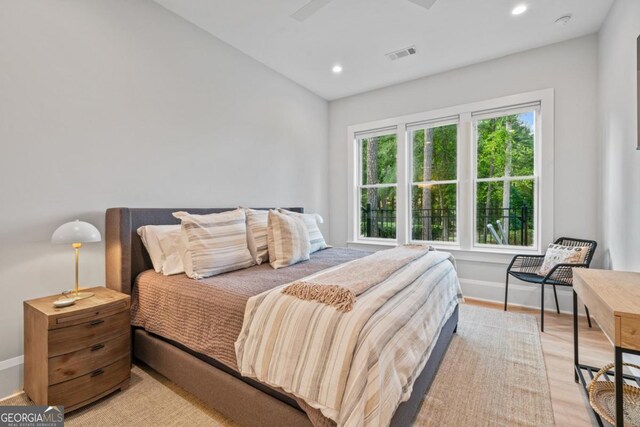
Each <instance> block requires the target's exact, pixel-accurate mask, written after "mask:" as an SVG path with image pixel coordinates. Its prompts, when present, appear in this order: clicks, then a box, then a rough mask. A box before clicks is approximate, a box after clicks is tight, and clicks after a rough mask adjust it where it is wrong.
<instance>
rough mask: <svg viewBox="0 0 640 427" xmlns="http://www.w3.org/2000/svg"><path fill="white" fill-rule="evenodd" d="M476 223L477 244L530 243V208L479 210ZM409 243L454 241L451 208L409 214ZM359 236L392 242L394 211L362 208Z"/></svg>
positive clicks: (417, 211)
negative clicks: (410, 222)
mask: <svg viewBox="0 0 640 427" xmlns="http://www.w3.org/2000/svg"><path fill="white" fill-rule="evenodd" d="M477 214H478V218H477V221H476V226H477V229H476V235H477V242H478V243H481V244H502V245H511V246H529V245H530V244H531V243H532V242H533V240H532V237H533V218H532V215H531V212H530V208H529V207H527V206H522V207H518V208H504V209H503V208H489V209H484V208H482V209H479V210H478V213H477ZM412 219H413V221H412V227H411V228H412V229H411V237H412V239H413V240H428V241H437V242H454V241H456V238H457V235H456V232H457V214H456V210H455V209H418V210H413V211H412ZM360 233H361V235H362V236H364V237H379V238H385V239H393V238H395V237H396V211H395V209H371V206H370V205H367V206H366V207H365V208H363V209H362V216H361V222H360Z"/></svg>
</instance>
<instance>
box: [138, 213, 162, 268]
mask: <svg viewBox="0 0 640 427" xmlns="http://www.w3.org/2000/svg"><path fill="white" fill-rule="evenodd" d="M159 227H164V226H162V225H144V226H142V227H139V228H138V230H137V231H138V236H140V239H141V240H142V244H143V245H144V247H145V248H146V249H147V253H148V254H149V258H151V264H153V269H154V270H155V272H156V273H160V272H161V271H162V262H163V261H164V254H163V253H162V249H161V248H160V242H159V241H158V236H157V233H158V232H159V230H158V228H159Z"/></svg>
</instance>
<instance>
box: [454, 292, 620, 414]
mask: <svg viewBox="0 0 640 427" xmlns="http://www.w3.org/2000/svg"><path fill="white" fill-rule="evenodd" d="M466 302H467V304H470V305H476V306H481V307H488V308H495V309H497V310H502V309H503V306H502V304H501V303H493V302H485V301H479V300H474V299H471V298H466ZM509 311H512V312H517V313H527V314H532V315H535V316H536V317H537V318H538V322H539V321H540V320H539V318H540V310H536V309H531V308H526V307H518V306H509ZM544 323H545V331H544V332H543V333H541V334H540V337H541V341H542V350H543V353H544V361H545V364H546V367H547V377H548V378H549V386H550V388H551V400H552V404H553V414H554V417H555V421H556V425H558V426H590V425H593V426H597V425H598V424H597V423H596V421H595V418H594V417H593V416H592V415H591V409H590V407H589V401H588V399H587V397H586V395H585V393H584V391H583V390H582V386H581V385H579V384H576V383H575V382H574V380H573V326H572V324H573V318H572V316H571V315H569V314H557V313H556V312H551V311H545V315H544ZM592 323H593V328H592V329H589V326H588V325H587V319H586V317H581V318H580V323H579V328H580V335H579V336H580V362H581V363H585V364H589V365H592V366H603V365H605V364H607V363H610V362H613V347H612V346H611V344H609V341H608V340H607V338H606V336H605V335H604V333H602V331H601V330H600V328H599V327H598V326H597V324H596V323H595V322H592Z"/></svg>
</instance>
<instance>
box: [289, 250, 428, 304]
mask: <svg viewBox="0 0 640 427" xmlns="http://www.w3.org/2000/svg"><path fill="white" fill-rule="evenodd" d="M430 250H433V248H432V247H431V246H425V245H404V246H399V247H397V248H394V249H389V250H386V251H380V252H376V253H375V254H373V255H370V256H368V257H365V258H361V259H359V260H356V261H353V262H350V263H349V264H347V265H345V266H344V267H342V268H340V269H337V270H331V271H328V272H326V273H322V274H319V275H317V276H315V277H314V278H313V279H312V280H298V281H296V282H294V283H292V284H291V285H289V286H287V287H286V288H284V290H283V291H282V293H283V294H285V295H291V296H294V297H296V298H300V299H303V300H307V301H317V302H320V303H323V304H327V305H330V306H332V307H335V308H336V309H337V310H338V311H342V312H348V311H351V310H352V309H353V305H354V304H355V302H356V297H357V296H358V295H361V294H363V293H365V292H366V291H368V290H369V289H371V288H372V287H374V286H376V285H378V284H380V283H382V282H384V281H385V280H387V279H388V278H389V277H390V276H391V275H392V274H394V273H395V272H396V271H398V270H399V269H401V268H402V267H405V266H406V265H407V264H408V263H410V262H412V261H414V260H416V259H417V258H420V257H421V256H424V255H425V254H426V253H427V252H429V251H430Z"/></svg>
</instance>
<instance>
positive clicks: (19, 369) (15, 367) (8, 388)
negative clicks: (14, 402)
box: [0, 356, 24, 399]
mask: <svg viewBox="0 0 640 427" xmlns="http://www.w3.org/2000/svg"><path fill="white" fill-rule="evenodd" d="M23 375H24V357H23V356H17V357H12V358H11V359H7V360H2V361H0V396H3V397H1V398H2V399H5V398H7V397H10V396H12V395H14V394H15V393H16V392H19V391H21V390H22V383H23Z"/></svg>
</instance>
